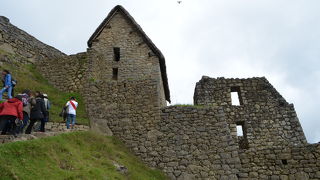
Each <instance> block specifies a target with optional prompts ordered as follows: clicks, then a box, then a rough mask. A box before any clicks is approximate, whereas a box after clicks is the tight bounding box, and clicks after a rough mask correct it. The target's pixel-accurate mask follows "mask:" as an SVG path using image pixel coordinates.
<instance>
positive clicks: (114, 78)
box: [112, 68, 118, 80]
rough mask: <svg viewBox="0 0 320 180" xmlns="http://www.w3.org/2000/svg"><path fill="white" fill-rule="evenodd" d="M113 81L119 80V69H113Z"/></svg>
mask: <svg viewBox="0 0 320 180" xmlns="http://www.w3.org/2000/svg"><path fill="white" fill-rule="evenodd" d="M112 79H113V80H118V68H112Z"/></svg>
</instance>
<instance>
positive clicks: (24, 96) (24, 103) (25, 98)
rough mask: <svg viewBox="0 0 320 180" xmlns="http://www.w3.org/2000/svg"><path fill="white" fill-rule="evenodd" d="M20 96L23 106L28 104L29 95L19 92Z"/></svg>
mask: <svg viewBox="0 0 320 180" xmlns="http://www.w3.org/2000/svg"><path fill="white" fill-rule="evenodd" d="M19 95H21V97H22V100H21V101H22V103H23V107H24V106H27V105H28V104H29V99H30V98H29V96H28V95H27V94H19Z"/></svg>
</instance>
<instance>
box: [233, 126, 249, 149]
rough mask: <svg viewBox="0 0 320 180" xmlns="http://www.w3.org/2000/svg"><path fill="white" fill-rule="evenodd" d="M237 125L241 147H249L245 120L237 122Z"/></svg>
mask: <svg viewBox="0 0 320 180" xmlns="http://www.w3.org/2000/svg"><path fill="white" fill-rule="evenodd" d="M236 127H237V137H238V142H239V148H240V149H248V148H249V143H248V139H247V129H246V126H245V122H244V121H238V122H236Z"/></svg>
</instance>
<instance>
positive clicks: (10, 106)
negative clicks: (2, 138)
mask: <svg viewBox="0 0 320 180" xmlns="http://www.w3.org/2000/svg"><path fill="white" fill-rule="evenodd" d="M22 111H23V104H22V101H21V97H20V96H16V97H15V98H12V99H9V100H7V101H6V102H4V103H1V104H0V119H1V123H3V124H4V128H3V129H2V132H1V135H5V134H6V133H7V131H10V132H11V133H12V135H14V136H16V127H17V124H19V123H20V121H22V120H23V112H22Z"/></svg>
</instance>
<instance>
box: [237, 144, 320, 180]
mask: <svg viewBox="0 0 320 180" xmlns="http://www.w3.org/2000/svg"><path fill="white" fill-rule="evenodd" d="M239 156H240V159H241V165H242V169H241V170H240V171H241V173H239V175H238V176H239V179H248V178H249V179H281V180H282V179H285V180H286V179H290V180H291V179H292V180H295V179H297V180H298V179H299V180H305V179H320V144H319V143H318V144H311V145H306V146H294V147H286V148H274V147H269V148H266V149H260V150H259V149H249V150H246V151H240V153H239Z"/></svg>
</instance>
